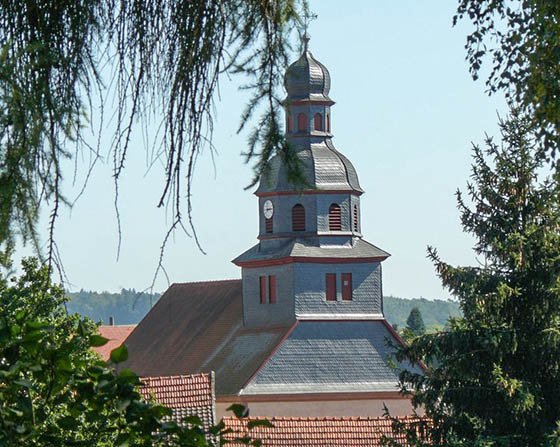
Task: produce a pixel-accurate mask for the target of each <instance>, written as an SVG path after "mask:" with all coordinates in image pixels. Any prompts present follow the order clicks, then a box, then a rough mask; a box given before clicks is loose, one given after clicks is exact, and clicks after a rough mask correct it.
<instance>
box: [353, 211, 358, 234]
mask: <svg viewBox="0 0 560 447" xmlns="http://www.w3.org/2000/svg"><path fill="white" fill-rule="evenodd" d="M354 231H355V232H358V205H354Z"/></svg>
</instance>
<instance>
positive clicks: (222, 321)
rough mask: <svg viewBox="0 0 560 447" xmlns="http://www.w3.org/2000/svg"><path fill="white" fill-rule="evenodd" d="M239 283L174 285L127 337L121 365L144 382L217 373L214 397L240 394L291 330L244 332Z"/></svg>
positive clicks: (229, 281) (272, 329)
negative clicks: (142, 377) (153, 377)
mask: <svg viewBox="0 0 560 447" xmlns="http://www.w3.org/2000/svg"><path fill="white" fill-rule="evenodd" d="M241 301H242V292H241V280H228V281H211V282H197V283H182V284H173V285H172V286H171V287H170V288H169V289H168V290H167V291H166V292H165V293H164V295H163V296H162V297H161V298H160V299H159V301H158V302H157V304H156V305H155V306H154V307H153V308H152V310H151V311H150V312H149V313H148V314H147V315H146V316H145V317H144V319H143V320H142V321H141V322H140V324H138V326H137V328H136V329H135V330H134V332H133V333H132V334H131V335H130V336H129V337H128V339H127V341H126V347H127V348H128V353H129V358H128V360H127V361H126V362H123V363H122V364H119V367H120V368H130V369H132V370H133V371H134V372H136V373H137V374H138V375H140V376H144V377H149V376H171V375H181V374H193V373H199V372H208V371H215V372H216V394H219V395H223V394H236V393H237V392H238V391H239V390H240V389H241V387H242V386H243V385H244V384H245V383H246V382H247V380H249V378H250V377H251V376H252V375H253V374H254V372H255V371H256V370H257V369H258V368H259V366H260V365H261V364H262V363H263V362H264V361H265V360H266V359H267V358H268V356H269V355H270V353H271V352H272V351H273V349H274V348H275V347H276V346H278V344H279V343H280V341H281V340H282V338H283V337H284V335H285V334H286V333H287V332H288V331H289V329H290V328H289V327H274V328H267V329H243V312H242V304H241Z"/></svg>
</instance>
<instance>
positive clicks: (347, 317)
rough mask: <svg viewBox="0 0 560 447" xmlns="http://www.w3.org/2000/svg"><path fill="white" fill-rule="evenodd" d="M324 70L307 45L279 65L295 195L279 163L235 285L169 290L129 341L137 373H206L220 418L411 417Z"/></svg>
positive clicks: (262, 191) (277, 160)
mask: <svg viewBox="0 0 560 447" xmlns="http://www.w3.org/2000/svg"><path fill="white" fill-rule="evenodd" d="M330 82H331V79H330V75H329V72H328V70H327V69H326V68H325V66H324V65H322V64H321V63H320V62H318V61H317V60H316V59H315V58H314V57H313V55H312V54H311V53H310V52H309V51H308V50H307V49H306V50H305V51H304V53H303V54H302V55H301V57H300V58H299V59H298V60H297V61H296V62H294V63H293V64H292V65H290V67H289V68H288V70H287V72H286V75H285V79H284V85H285V87H286V90H287V93H288V95H287V97H286V100H285V102H284V106H285V109H286V138H287V140H288V143H289V144H290V145H291V146H292V148H294V149H295V154H296V156H297V158H298V160H299V161H300V164H301V167H302V168H303V174H304V177H305V182H304V184H305V186H304V187H300V188H295V187H294V186H293V184H292V183H290V182H289V181H288V179H287V174H286V164H285V162H284V161H283V160H282V156H281V155H280V156H279V155H277V156H275V157H274V158H273V159H272V160H271V164H270V170H269V173H268V175H267V176H264V177H263V178H262V180H261V182H260V185H259V187H258V189H257V190H256V192H255V194H256V195H257V197H258V216H259V234H258V243H257V244H256V245H255V246H253V247H252V248H250V249H249V250H247V251H246V252H245V253H243V254H242V255H240V256H239V257H237V258H236V259H235V260H234V261H233V262H234V263H235V264H236V265H238V266H241V270H242V272H241V280H239V279H237V280H227V281H208V282H197V283H176V284H173V285H172V286H171V287H170V288H169V289H168V290H167V292H165V294H164V295H163V296H162V297H161V299H160V300H159V301H158V303H157V304H156V306H154V308H153V309H152V310H151V311H150V313H149V314H148V315H147V316H146V317H145V318H144V319H143V320H142V322H141V323H140V324H139V325H138V327H137V328H136V329H135V330H134V331H133V332H132V334H131V335H130V336H129V337H128V339H127V342H126V343H127V347H128V349H129V353H130V358H129V361H128V363H127V364H125V366H126V367H129V368H132V369H134V370H135V371H137V372H139V373H140V374H142V375H144V376H155V375H157V376H162V375H175V374H186V373H199V372H209V371H214V372H215V377H216V389H215V392H216V408H217V412H218V414H219V415H223V414H225V412H226V409H227V408H228V407H229V406H230V405H231V404H233V403H242V404H243V405H246V406H247V407H248V408H249V409H250V411H251V415H258V416H265V417H271V416H314V417H323V416H381V415H382V414H383V411H384V408H385V406H387V408H389V409H390V410H391V413H392V414H394V415H401V416H404V415H406V414H410V412H411V410H412V407H411V404H410V400H409V398H408V397H407V396H403V395H400V394H399V393H398V381H399V378H398V376H399V372H400V371H402V370H403V369H409V370H413V371H415V372H421V365H420V366H419V365H410V364H408V362H399V361H395V360H394V359H393V358H392V355H393V348H392V347H391V344H390V343H387V341H388V340H390V341H391V343H392V344H396V343H404V342H403V340H402V339H401V338H400V337H399V336H398V334H397V333H396V332H395V331H394V329H393V328H392V327H391V325H390V324H389V323H388V322H387V320H385V317H384V315H383V295H382V287H381V284H382V278H381V263H382V262H383V261H384V260H385V259H386V258H387V257H388V256H389V254H388V253H387V252H385V251H383V250H381V249H380V248H377V247H376V246H375V245H372V244H370V243H369V242H367V241H366V240H365V239H364V238H363V236H362V226H361V222H360V220H361V210H360V198H361V196H362V194H363V190H362V188H361V186H360V183H359V181H358V176H357V174H356V170H355V169H354V166H352V163H350V161H349V160H348V159H347V158H346V157H345V156H344V155H343V154H342V153H341V152H339V151H338V150H337V149H336V148H335V146H334V144H333V141H332V140H333V133H332V129H331V126H332V125H333V121H332V120H331V107H333V105H334V102H333V101H332V99H331V98H330V96H329V90H330Z"/></svg>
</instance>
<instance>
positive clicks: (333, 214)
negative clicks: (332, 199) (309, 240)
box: [329, 203, 342, 231]
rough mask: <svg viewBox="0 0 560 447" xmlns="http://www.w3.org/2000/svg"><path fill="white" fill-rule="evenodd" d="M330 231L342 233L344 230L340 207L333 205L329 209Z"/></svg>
mask: <svg viewBox="0 0 560 447" xmlns="http://www.w3.org/2000/svg"><path fill="white" fill-rule="evenodd" d="M329 230H330V231H340V230H342V220H341V217H340V205H337V204H336V203H333V204H332V205H331V206H330V207H329Z"/></svg>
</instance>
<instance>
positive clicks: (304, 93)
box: [284, 49, 331, 101]
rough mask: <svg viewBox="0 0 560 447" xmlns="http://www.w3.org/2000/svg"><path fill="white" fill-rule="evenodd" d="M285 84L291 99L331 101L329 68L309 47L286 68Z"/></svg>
mask: <svg viewBox="0 0 560 447" xmlns="http://www.w3.org/2000/svg"><path fill="white" fill-rule="evenodd" d="M284 86H285V87H286V91H287V92H288V100H290V101H303V100H319V101H331V99H330V98H329V91H330V89H331V76H330V74H329V70H327V67H325V66H324V65H323V64H322V63H321V62H319V61H318V60H316V59H315V58H314V57H313V55H312V54H311V51H309V50H307V49H306V50H305V51H304V53H303V54H302V55H301V56H300V58H299V59H298V60H297V61H295V62H294V63H293V64H291V65H290V66H289V67H288V70H286V74H285V75H284Z"/></svg>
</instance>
